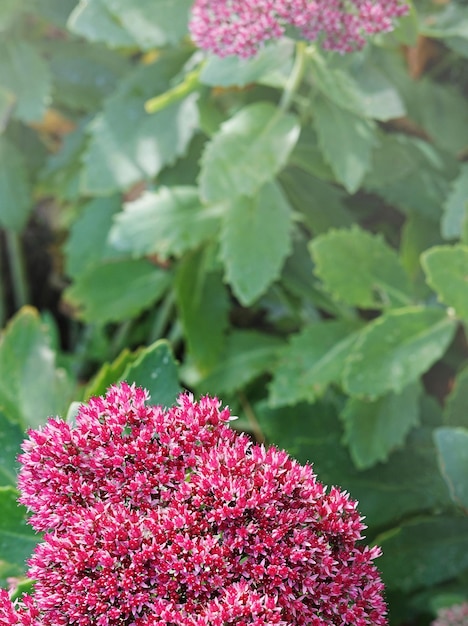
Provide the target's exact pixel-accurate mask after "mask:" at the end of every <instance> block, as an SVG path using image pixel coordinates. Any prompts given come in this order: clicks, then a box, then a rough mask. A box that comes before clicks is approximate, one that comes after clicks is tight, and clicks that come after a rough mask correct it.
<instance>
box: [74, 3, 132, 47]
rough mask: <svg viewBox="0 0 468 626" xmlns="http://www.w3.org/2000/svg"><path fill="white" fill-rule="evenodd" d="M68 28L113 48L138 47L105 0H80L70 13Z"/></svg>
mask: <svg viewBox="0 0 468 626" xmlns="http://www.w3.org/2000/svg"><path fill="white" fill-rule="evenodd" d="M67 26H68V29H69V30H70V31H71V32H72V33H74V34H75V35H79V36H80V37H84V38H85V39H88V40H89V41H94V42H95V41H99V42H103V43H105V44H107V45H108V46H109V47H111V48H128V47H132V48H133V47H136V40H135V38H134V37H133V35H131V34H130V32H129V31H128V30H127V29H126V28H125V26H124V25H123V24H122V23H121V22H119V20H118V19H116V17H115V15H114V14H113V13H112V12H111V11H110V10H109V8H108V7H107V4H106V1H105V0H92V2H89V1H88V0H80V2H79V3H78V5H77V6H76V8H75V9H74V10H73V11H72V13H71V14H70V17H69V18H68V22H67Z"/></svg>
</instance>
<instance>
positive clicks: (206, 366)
mask: <svg viewBox="0 0 468 626" xmlns="http://www.w3.org/2000/svg"><path fill="white" fill-rule="evenodd" d="M175 296H176V301H177V308H178V310H179V315H180V320H181V323H182V327H183V330H184V335H185V338H186V341H187V344H188V348H189V353H190V355H191V357H192V358H193V360H194V362H195V363H196V365H197V367H198V368H199V369H200V370H201V372H206V371H208V370H210V369H211V368H212V367H213V366H214V365H215V364H216V363H217V361H218V359H219V357H220V354H221V351H222V349H223V347H224V334H225V331H226V329H227V327H228V324H229V320H228V311H229V293H228V290H227V287H226V285H225V284H224V283H223V280H222V275H221V272H219V271H210V268H209V266H207V262H206V251H205V250H200V251H197V252H195V253H193V254H190V255H187V256H186V257H185V258H184V259H182V261H181V263H180V265H179V267H178V269H177V274H176V279H175Z"/></svg>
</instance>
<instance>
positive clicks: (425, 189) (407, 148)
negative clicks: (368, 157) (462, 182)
mask: <svg viewBox="0 0 468 626" xmlns="http://www.w3.org/2000/svg"><path fill="white" fill-rule="evenodd" d="M377 137H378V145H377V146H376V148H375V150H374V152H373V159H372V161H373V162H372V168H371V170H370V171H369V172H368V174H367V175H366V177H365V179H364V181H363V187H364V188H366V189H368V190H370V191H373V192H375V193H377V194H378V195H380V196H381V197H382V198H384V199H385V200H386V201H387V202H388V203H389V204H391V205H394V206H396V207H397V208H399V209H401V210H402V211H404V212H405V213H409V214H413V213H419V214H420V215H422V216H424V217H427V218H430V219H433V220H438V219H439V218H440V212H441V206H442V205H443V203H444V202H445V201H446V198H447V196H448V194H449V188H450V181H451V179H452V178H454V177H455V176H456V175H457V171H458V167H459V164H458V163H457V161H456V160H455V159H454V158H453V156H452V155H450V154H449V153H445V152H441V151H439V150H437V148H436V147H435V146H433V145H431V144H430V143H428V142H427V141H422V140H421V139H419V138H417V137H409V136H407V135H403V134H401V133H385V134H384V133H378V134H377Z"/></svg>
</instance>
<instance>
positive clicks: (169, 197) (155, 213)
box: [110, 187, 222, 259]
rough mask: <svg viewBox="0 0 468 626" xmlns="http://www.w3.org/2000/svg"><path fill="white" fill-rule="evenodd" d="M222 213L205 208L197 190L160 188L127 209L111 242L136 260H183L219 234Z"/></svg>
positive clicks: (143, 196) (146, 194) (111, 234)
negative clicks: (154, 256)
mask: <svg viewBox="0 0 468 626" xmlns="http://www.w3.org/2000/svg"><path fill="white" fill-rule="evenodd" d="M221 212H222V211H221V209H220V207H219V206H213V207H204V206H203V205H202V204H201V203H200V200H199V197H198V190H197V188H196V187H160V188H159V189H158V190H157V191H156V192H149V191H148V192H146V193H145V194H143V195H142V196H141V197H140V198H138V200H135V201H134V202H129V203H128V204H126V205H125V210H124V211H123V212H122V213H120V214H119V215H117V216H116V219H115V223H114V226H113V228H112V230H111V233H110V240H111V242H112V243H113V245H114V246H115V247H116V248H118V249H121V250H126V251H128V252H131V253H132V255H133V256H143V255H148V254H157V255H158V257H160V258H161V259H167V258H168V257H170V256H172V255H174V256H181V255H182V254H183V253H184V252H187V251H188V250H192V249H194V248H196V247H197V246H199V245H200V244H201V243H203V242H204V241H206V240H207V239H210V238H211V237H213V236H214V235H215V234H216V233H217V232H218V231H219V227H220V215H221Z"/></svg>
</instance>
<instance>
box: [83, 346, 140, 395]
mask: <svg viewBox="0 0 468 626" xmlns="http://www.w3.org/2000/svg"><path fill="white" fill-rule="evenodd" d="M138 355H139V353H138V352H137V353H135V352H130V350H128V349H127V348H125V349H124V350H122V352H121V353H120V354H119V356H118V357H117V358H116V359H114V361H112V363H103V364H102V365H101V367H100V369H99V370H98V371H97V373H96V374H95V375H94V376H93V378H92V379H91V380H90V381H89V383H88V384H87V385H86V387H85V389H84V390H83V401H84V402H87V401H88V400H89V399H90V398H91V397H92V396H102V395H104V394H105V393H106V391H107V389H108V388H109V387H110V386H111V385H113V384H115V383H117V382H118V381H120V380H122V376H123V374H124V372H125V371H126V370H127V369H128V368H129V366H130V365H131V364H132V363H133V362H134V361H135V360H136V359H137V357H138Z"/></svg>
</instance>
